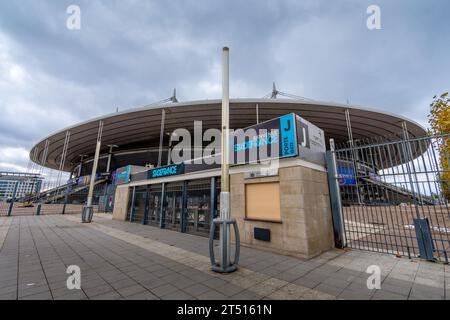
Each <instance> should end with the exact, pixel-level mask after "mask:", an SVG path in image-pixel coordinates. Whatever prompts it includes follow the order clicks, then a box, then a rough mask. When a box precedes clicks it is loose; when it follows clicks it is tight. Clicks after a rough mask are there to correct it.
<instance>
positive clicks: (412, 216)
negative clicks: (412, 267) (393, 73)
mask: <svg viewBox="0 0 450 320" xmlns="http://www.w3.org/2000/svg"><path fill="white" fill-rule="evenodd" d="M406 137H407V135H406ZM330 145H331V151H329V152H328V154H327V163H328V168H329V182H330V191H331V197H332V207H333V223H334V228H335V230H334V231H335V239H336V245H337V246H338V247H339V246H340V247H345V246H346V247H350V248H355V249H362V250H369V251H376V252H383V253H392V254H396V255H401V256H407V257H410V258H411V257H420V258H422V259H426V260H438V261H442V262H445V263H448V260H449V254H450V204H449V200H450V171H449V168H448V164H450V161H449V159H450V157H449V152H450V148H449V147H450V134H443V135H439V136H426V137H422V138H415V139H408V138H407V139H403V140H397V141H372V142H371V143H370V144H363V143H355V142H353V143H349V144H348V145H343V146H334V142H333V141H332V140H331V141H330Z"/></svg>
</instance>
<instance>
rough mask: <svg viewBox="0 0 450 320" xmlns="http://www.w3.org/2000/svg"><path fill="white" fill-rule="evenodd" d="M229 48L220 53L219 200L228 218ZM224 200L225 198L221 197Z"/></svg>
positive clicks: (225, 217) (223, 217)
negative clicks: (220, 167) (220, 148)
mask: <svg viewBox="0 0 450 320" xmlns="http://www.w3.org/2000/svg"><path fill="white" fill-rule="evenodd" d="M229 53H230V50H229V49H228V48H227V47H225V48H223V53H222V150H221V151H222V175H221V198H220V200H222V194H223V196H224V197H226V201H225V203H222V201H221V202H220V208H221V209H220V217H221V218H222V219H229V218H230V210H229V196H230V175H229V169H230V168H229V167H230V166H229V163H228V161H229V159H228V155H229V135H228V132H229V126H230V72H229V65H230V60H229V59H230V57H229V56H230V55H229ZM223 200H225V199H223Z"/></svg>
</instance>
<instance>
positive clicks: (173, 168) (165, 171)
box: [147, 163, 184, 179]
mask: <svg viewBox="0 0 450 320" xmlns="http://www.w3.org/2000/svg"><path fill="white" fill-rule="evenodd" d="M183 173H184V163H180V164H173V165H170V166H165V167H161V168H155V169H151V170H149V171H147V179H156V178H162V177H170V176H176V175H178V174H183Z"/></svg>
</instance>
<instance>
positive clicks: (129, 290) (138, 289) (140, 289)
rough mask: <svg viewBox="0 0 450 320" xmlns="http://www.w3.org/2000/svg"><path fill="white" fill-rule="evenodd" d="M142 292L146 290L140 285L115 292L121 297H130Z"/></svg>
mask: <svg viewBox="0 0 450 320" xmlns="http://www.w3.org/2000/svg"><path fill="white" fill-rule="evenodd" d="M144 291H147V289H146V288H144V287H143V286H141V285H134V286H131V287H126V288H121V289H118V290H117V292H118V293H119V294H120V295H121V296H123V297H128V296H132V295H135V294H138V293H142V292H144Z"/></svg>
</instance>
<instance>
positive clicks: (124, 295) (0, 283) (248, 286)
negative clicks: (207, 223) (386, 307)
mask: <svg viewBox="0 0 450 320" xmlns="http://www.w3.org/2000/svg"><path fill="white" fill-rule="evenodd" d="M0 248H1V250H0V300H11V299H94V300H95V299H153V300H154V299H181V300H191V299H202V300H205V299H229V300H242V299H295V300H314V299H321V300H328V299H399V300H406V299H414V300H417V299H439V300H442V299H447V300H449V299H450V267H449V266H448V265H444V264H440V263H431V262H426V261H420V260H418V259H415V260H409V259H407V258H397V257H395V256H393V255H386V254H377V253H369V252H363V251H357V250H345V251H344V250H333V251H330V252H327V253H325V254H322V255H321V256H319V257H317V258H315V259H312V260H309V261H304V260H300V259H297V258H293V257H287V256H282V255H277V254H274V253H270V252H266V251H261V250H255V249H250V248H245V247H242V248H241V261H240V264H239V266H240V268H239V270H238V271H237V272H235V273H232V274H226V275H222V274H217V273H214V272H211V271H210V262H209V254H208V240H207V238H203V237H199V236H193V235H189V234H182V233H179V232H175V231H169V230H161V229H158V228H154V227H150V226H143V225H139V224H132V223H129V222H119V221H114V220H111V216H109V215H105V214H96V215H95V216H94V222H93V223H91V224H81V223H80V215H46V216H45V215H44V216H16V217H0ZM70 265H77V266H79V267H80V269H81V289H80V290H76V289H75V290H69V289H68V288H67V285H66V280H67V278H68V276H69V275H68V274H67V273H66V270H67V267H68V266H70ZM371 265H377V266H379V267H380V268H381V271H382V275H381V289H380V290H369V289H368V288H367V278H368V277H369V276H370V274H367V273H366V272H365V271H366V269H367V267H368V266H371Z"/></svg>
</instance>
